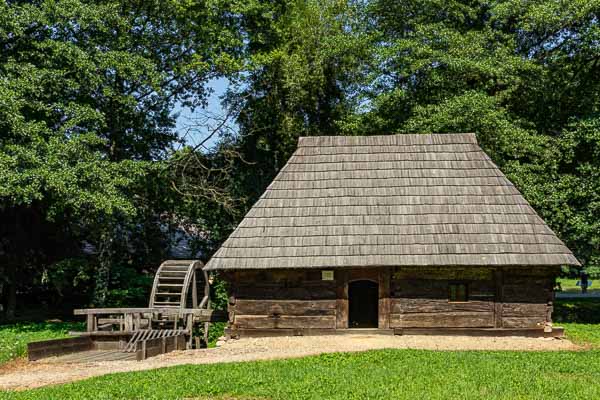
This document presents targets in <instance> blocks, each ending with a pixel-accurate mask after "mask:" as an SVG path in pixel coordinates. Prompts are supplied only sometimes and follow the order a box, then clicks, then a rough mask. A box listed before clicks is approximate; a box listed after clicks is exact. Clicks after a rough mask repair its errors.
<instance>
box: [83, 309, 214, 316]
mask: <svg viewBox="0 0 600 400" xmlns="http://www.w3.org/2000/svg"><path fill="white" fill-rule="evenodd" d="M211 312H212V310H207V309H197V308H177V309H173V308H164V307H154V308H85V309H76V310H74V311H73V314H74V315H116V314H135V313H142V314H144V313H157V314H164V315H169V316H172V315H182V314H193V315H198V316H202V315H209V314H210V313H211Z"/></svg>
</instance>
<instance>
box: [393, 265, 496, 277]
mask: <svg viewBox="0 0 600 400" xmlns="http://www.w3.org/2000/svg"><path fill="white" fill-rule="evenodd" d="M404 279H427V280H492V279H493V269H492V268H478V267H469V268H460V267H438V268H436V267H400V268H397V269H396V271H394V273H393V276H392V280H404Z"/></svg>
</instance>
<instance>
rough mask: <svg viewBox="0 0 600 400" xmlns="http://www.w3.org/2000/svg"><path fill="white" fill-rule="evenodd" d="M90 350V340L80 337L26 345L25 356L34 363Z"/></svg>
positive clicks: (91, 343)
mask: <svg viewBox="0 0 600 400" xmlns="http://www.w3.org/2000/svg"><path fill="white" fill-rule="evenodd" d="M92 348H93V342H92V340H91V339H90V338H89V337H82V336H80V337H74V338H66V339H54V340H44V341H40V342H32V343H28V344H27V355H28V358H29V361H35V360H39V359H42V358H46V357H54V356H60V355H63V354H69V353H73V352H80V351H86V350H91V349H92Z"/></svg>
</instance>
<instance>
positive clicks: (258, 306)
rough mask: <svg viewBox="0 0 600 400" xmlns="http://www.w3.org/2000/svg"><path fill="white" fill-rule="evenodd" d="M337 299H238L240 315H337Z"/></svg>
mask: <svg viewBox="0 0 600 400" xmlns="http://www.w3.org/2000/svg"><path fill="white" fill-rule="evenodd" d="M335 309H336V300H241V299H240V300H238V301H237V303H236V305H235V311H236V313H237V314H240V315H306V316H308V315H335Z"/></svg>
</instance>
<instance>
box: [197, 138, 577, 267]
mask: <svg viewBox="0 0 600 400" xmlns="http://www.w3.org/2000/svg"><path fill="white" fill-rule="evenodd" d="M502 265H505V266H522V267H527V266H534V265H535V266H557V265H579V262H578V261H577V259H576V258H575V257H574V256H573V254H572V253H571V251H569V249H568V248H567V247H566V246H565V245H564V244H563V243H562V242H561V241H560V239H559V238H558V237H556V235H555V234H554V233H553V232H552V230H551V229H550V228H549V227H548V226H547V225H546V224H545V223H544V221H543V220H542V219H541V218H540V217H539V216H538V215H537V213H536V212H535V211H534V210H533V208H531V206H530V205H529V204H528V203H527V201H526V200H525V199H524V198H523V196H522V195H521V194H520V193H519V191H518V190H517V189H516V188H515V186H514V185H513V184H512V183H511V182H510V181H509V180H508V179H507V178H506V177H505V176H504V174H503V173H502V172H501V171H500V169H499V168H498V167H497V166H496V165H495V164H494V163H493V162H492V161H491V159H490V158H489V157H488V156H487V154H485V153H484V152H483V150H482V149H481V148H480V147H479V145H478V144H477V140H476V137H475V135H473V134H431V135H413V134H410V135H388V136H364V137H362V136H361V137H357V136H352V137H350V136H348V137H344V136H336V137H329V136H323V137H302V138H300V140H299V144H298V149H297V150H296V152H295V153H294V154H293V155H292V157H291V158H290V160H289V161H288V163H287V164H286V165H285V166H284V167H283V168H282V170H281V171H280V173H279V174H278V176H277V177H276V178H275V180H274V181H273V182H272V183H271V185H269V187H268V188H267V190H266V191H265V193H264V194H263V195H262V196H261V198H260V199H259V200H258V201H257V203H256V204H255V205H254V207H253V208H252V209H251V210H250V211H249V212H248V214H247V215H246V217H245V218H244V219H243V220H242V222H241V223H240V225H239V226H238V227H237V229H236V230H235V231H234V232H233V233H232V235H231V236H230V237H229V239H227V241H225V243H224V244H223V246H222V247H221V248H220V249H219V251H217V253H215V255H214V256H213V257H212V259H211V260H210V261H209V262H208V264H207V265H206V267H205V268H206V269H208V270H221V269H227V270H234V269H274V268H340V267H380V266H502Z"/></svg>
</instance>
